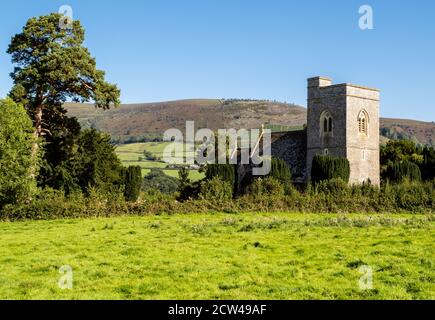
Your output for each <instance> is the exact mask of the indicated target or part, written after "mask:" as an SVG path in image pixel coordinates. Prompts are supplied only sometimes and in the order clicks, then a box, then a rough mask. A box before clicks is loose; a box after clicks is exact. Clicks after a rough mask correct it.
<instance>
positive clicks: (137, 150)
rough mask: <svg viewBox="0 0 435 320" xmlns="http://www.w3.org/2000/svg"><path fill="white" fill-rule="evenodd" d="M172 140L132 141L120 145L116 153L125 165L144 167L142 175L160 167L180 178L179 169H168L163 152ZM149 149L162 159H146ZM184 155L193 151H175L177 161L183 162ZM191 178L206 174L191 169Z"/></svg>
mask: <svg viewBox="0 0 435 320" xmlns="http://www.w3.org/2000/svg"><path fill="white" fill-rule="evenodd" d="M169 144H170V142H147V143H132V144H124V145H120V146H118V147H117V148H116V154H117V155H118V157H119V159H120V160H121V162H122V164H123V165H124V166H140V167H141V168H142V175H143V176H145V175H147V174H148V173H149V172H150V170H151V169H152V168H160V169H162V170H163V172H164V173H165V174H166V175H168V176H171V177H175V178H178V170H177V169H168V168H167V166H168V164H167V163H165V162H164V161H163V153H164V150H165V148H166V147H167V146H168V145H169ZM145 151H148V152H149V153H151V154H152V155H153V157H155V158H156V159H160V160H146V158H145V156H144V152H145ZM184 156H189V157H191V156H193V151H192V152H189V151H188V152H181V153H174V154H173V157H174V159H176V160H177V163H178V162H179V163H182V162H183V157H184ZM189 173H190V179H192V180H194V181H196V180H200V179H202V178H203V177H204V174H202V173H199V172H198V170H190V171H189Z"/></svg>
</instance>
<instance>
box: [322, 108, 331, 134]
mask: <svg viewBox="0 0 435 320" xmlns="http://www.w3.org/2000/svg"><path fill="white" fill-rule="evenodd" d="M320 124H321V127H320V128H321V133H322V134H325V133H332V130H333V123H332V116H331V114H330V113H329V111H325V112H323V113H322V115H321V116H320Z"/></svg>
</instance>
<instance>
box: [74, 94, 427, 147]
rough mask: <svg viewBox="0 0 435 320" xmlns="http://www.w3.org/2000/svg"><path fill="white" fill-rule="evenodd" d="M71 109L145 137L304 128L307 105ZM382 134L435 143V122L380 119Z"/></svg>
mask: <svg viewBox="0 0 435 320" xmlns="http://www.w3.org/2000/svg"><path fill="white" fill-rule="evenodd" d="M66 107H67V109H68V114H69V115H70V116H74V117H77V118H78V119H79V121H80V123H81V124H82V126H84V127H93V128H97V129H99V130H101V131H104V132H107V133H109V134H110V135H111V136H112V137H113V139H114V140H115V141H119V142H128V141H141V140H147V139H150V138H152V137H160V136H161V135H162V134H163V132H164V131H165V130H167V129H169V128H177V129H181V130H184V129H185V123H186V121H191V120H193V121H195V128H196V129H200V128H210V129H212V130H217V129H223V128H235V129H240V128H246V129H249V128H258V127H260V126H261V124H265V125H266V126H267V127H270V128H271V129H272V130H274V131H286V130H290V129H294V128H301V127H303V125H304V124H305V123H306V118H307V110H306V108H304V107H301V106H297V105H294V104H288V103H281V102H275V101H260V100H239V99H232V100H215V99H192V100H179V101H169V102H159V103H145V104H126V105H122V106H120V107H119V108H116V109H111V110H107V111H103V110H96V109H95V108H94V107H93V106H92V105H89V104H67V105H66ZM381 135H382V136H383V137H384V139H382V141H385V140H386V139H385V138H390V139H411V140H414V141H415V142H418V143H420V144H425V145H432V146H435V123H434V122H422V121H415V120H404V119H381Z"/></svg>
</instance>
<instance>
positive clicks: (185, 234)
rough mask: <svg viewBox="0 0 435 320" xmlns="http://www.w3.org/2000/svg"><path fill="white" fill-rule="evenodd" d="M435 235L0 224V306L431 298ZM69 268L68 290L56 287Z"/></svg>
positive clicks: (299, 223)
mask: <svg viewBox="0 0 435 320" xmlns="http://www.w3.org/2000/svg"><path fill="white" fill-rule="evenodd" d="M434 227H435V221H434V220H433V219H432V218H431V217H430V216H428V215H382V216H381V215H372V216H369V215H362V214H360V215H356V214H355V215H333V214H328V215H326V214H291V213H269V214H260V213H258V214H192V215H160V216H159V215H157V216H146V217H135V216H128V217H116V218H104V219H103V218H100V219H76V220H54V221H39V222H36V221H25V222H14V223H10V222H1V223H0V243H1V244H2V245H1V246H2V249H1V252H0V299H434V298H435V282H434V279H435V271H434V270H435V268H434V240H435V237H434V234H435V233H434V231H435V230H434ZM64 265H69V266H71V268H72V270H73V288H72V289H64V290H62V289H60V288H59V286H58V281H59V279H60V277H61V276H62V274H60V273H59V268H60V267H61V266H64ZM364 265H367V266H369V267H370V268H372V270H373V288H372V289H369V290H362V289H360V287H359V279H360V277H362V274H361V273H360V269H359V268H360V267H361V266H364Z"/></svg>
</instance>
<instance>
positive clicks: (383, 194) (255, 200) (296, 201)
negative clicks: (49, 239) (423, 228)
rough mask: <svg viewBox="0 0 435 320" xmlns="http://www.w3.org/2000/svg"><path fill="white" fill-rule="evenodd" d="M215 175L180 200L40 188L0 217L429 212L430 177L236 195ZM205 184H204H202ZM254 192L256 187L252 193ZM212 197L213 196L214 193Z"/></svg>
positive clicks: (432, 199)
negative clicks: (132, 198) (188, 197)
mask: <svg viewBox="0 0 435 320" xmlns="http://www.w3.org/2000/svg"><path fill="white" fill-rule="evenodd" d="M223 185H225V184H222V183H220V182H219V181H218V178H215V179H212V180H209V181H208V182H207V185H204V184H203V186H204V188H207V189H203V190H202V192H203V193H202V196H199V198H198V199H196V200H187V201H184V202H180V201H177V200H176V196H175V195H164V194H162V193H160V192H149V193H146V194H143V195H142V197H141V200H139V201H136V202H127V201H125V199H124V195H123V191H122V190H116V189H115V190H112V191H111V192H106V193H100V192H98V191H97V190H96V189H90V192H89V196H84V195H83V194H81V193H76V194H70V195H69V196H65V195H64V193H62V192H60V191H53V190H43V191H41V192H40V194H39V195H38V196H37V198H36V199H34V201H32V202H31V203H28V204H21V205H8V206H6V207H5V208H4V209H3V210H2V211H0V218H1V219H2V220H22V219H44V220H46V219H57V218H78V217H109V216H117V215H150V214H176V213H177V214H189V213H209V212H210V213H212V212H228V213H238V212H271V211H288V212H310V213H316V212H319V213H322V212H324V213H327V212H330V213H353V212H367V213H373V212H377V213H434V211H435V210H434V209H435V181H431V182H411V181H405V182H403V183H400V184H388V183H387V184H385V185H383V186H382V187H381V188H379V187H377V186H373V185H369V184H365V185H356V186H347V184H346V183H344V182H343V181H341V180H332V181H323V182H320V183H318V184H317V185H314V186H311V185H309V186H308V187H307V189H306V190H305V191H304V192H299V191H297V190H296V189H292V191H291V192H290V193H284V192H283V190H284V188H283V186H282V184H281V183H280V182H279V181H277V180H275V179H273V178H266V179H258V180H257V181H256V182H255V186H254V187H253V189H252V190H253V193H251V194H246V195H243V196H241V197H239V198H236V199H231V197H230V196H229V187H228V185H227V187H223ZM205 186H206V187H205ZM217 190H221V191H219V192H216V191H217ZM254 190H255V191H254ZM214 195H216V196H214Z"/></svg>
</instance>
